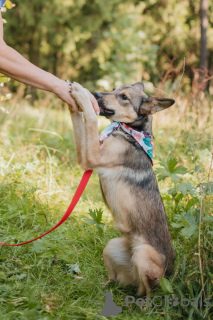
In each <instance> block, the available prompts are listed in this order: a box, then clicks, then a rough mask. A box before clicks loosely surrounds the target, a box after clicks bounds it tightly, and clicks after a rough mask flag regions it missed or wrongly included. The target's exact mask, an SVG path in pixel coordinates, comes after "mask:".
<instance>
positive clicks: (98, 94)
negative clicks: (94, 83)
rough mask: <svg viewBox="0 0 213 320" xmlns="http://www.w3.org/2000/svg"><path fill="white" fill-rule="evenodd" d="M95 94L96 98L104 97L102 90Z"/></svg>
mask: <svg viewBox="0 0 213 320" xmlns="http://www.w3.org/2000/svg"><path fill="white" fill-rule="evenodd" d="M94 96H95V97H96V99H100V98H101V97H102V95H101V93H100V92H95V93H94Z"/></svg>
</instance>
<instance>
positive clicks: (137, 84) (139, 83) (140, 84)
mask: <svg viewBox="0 0 213 320" xmlns="http://www.w3.org/2000/svg"><path fill="white" fill-rule="evenodd" d="M132 87H136V88H137V89H139V90H141V91H143V92H144V84H143V83H142V82H136V83H134V84H132Z"/></svg>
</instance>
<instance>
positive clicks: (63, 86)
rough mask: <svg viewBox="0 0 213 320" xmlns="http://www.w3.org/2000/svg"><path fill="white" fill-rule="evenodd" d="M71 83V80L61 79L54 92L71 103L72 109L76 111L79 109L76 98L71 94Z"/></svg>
mask: <svg viewBox="0 0 213 320" xmlns="http://www.w3.org/2000/svg"><path fill="white" fill-rule="evenodd" d="M69 84H70V82H68V81H63V80H59V81H58V83H57V85H56V86H54V88H53V92H54V93H55V94H56V95H57V96H58V98H60V99H61V100H63V101H64V102H65V103H67V104H68V105H69V108H70V110H71V111H74V112H76V111H79V109H78V105H77V103H76V101H75V99H74V98H73V97H72V96H71V94H70V91H71V87H70V85H69Z"/></svg>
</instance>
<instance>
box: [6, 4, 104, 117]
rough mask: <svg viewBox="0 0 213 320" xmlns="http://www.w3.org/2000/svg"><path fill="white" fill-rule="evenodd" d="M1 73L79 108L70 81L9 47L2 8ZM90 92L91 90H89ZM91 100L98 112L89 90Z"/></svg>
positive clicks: (73, 107)
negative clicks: (72, 93) (5, 39)
mask: <svg viewBox="0 0 213 320" xmlns="http://www.w3.org/2000/svg"><path fill="white" fill-rule="evenodd" d="M0 73H3V74H5V75H6V76H8V77H10V78H12V79H15V80H18V81H20V82H22V83H25V84H28V85H31V86H33V87H36V88H39V89H42V90H45V91H51V92H53V93H55V94H56V95H57V96H58V97H59V98H60V99H62V100H63V101H64V102H66V103H67V104H69V105H70V106H71V108H72V109H73V110H77V109H78V108H77V105H76V102H75V100H74V99H73V98H72V96H71V94H70V93H69V91H70V86H69V83H67V82H65V81H63V80H61V79H59V78H57V77H56V76H54V75H52V74H51V73H49V72H46V71H44V70H42V69H40V68H38V67H36V66H35V65H33V64H32V63H31V62H29V61H28V60H27V59H25V58H24V57H23V56H22V55H20V54H19V53H18V52H17V51H16V50H14V49H13V48H11V47H9V46H8V45H7V44H6V43H5V41H4V38H3V22H2V16H1V10H0ZM88 92H89V91H88ZM89 96H90V100H91V102H92V104H93V108H94V109H95V111H96V112H98V111H99V107H98V103H97V101H96V99H95V98H94V96H93V95H92V94H91V93H90V92H89Z"/></svg>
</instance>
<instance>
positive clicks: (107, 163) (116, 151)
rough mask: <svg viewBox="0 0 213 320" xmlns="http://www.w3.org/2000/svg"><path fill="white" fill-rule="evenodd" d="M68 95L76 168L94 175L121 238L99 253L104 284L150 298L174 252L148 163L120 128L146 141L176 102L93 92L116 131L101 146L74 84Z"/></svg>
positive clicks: (140, 93)
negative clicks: (72, 103)
mask: <svg viewBox="0 0 213 320" xmlns="http://www.w3.org/2000/svg"><path fill="white" fill-rule="evenodd" d="M71 94H72V96H73V97H74V99H75V100H76V102H77V104H78V106H79V108H80V110H81V111H82V112H80V111H79V112H72V111H71V117H72V123H73V130H74V139H75V146H76V151H77V158H78V163H79V164H80V166H81V167H82V168H83V169H84V170H89V169H92V170H95V171H96V172H97V173H98V174H99V178H100V186H101V190H102V195H103V199H104V201H105V203H106V205H107V206H108V208H109V209H110V211H111V213H112V215H113V217H114V221H115V226H116V228H117V230H118V231H120V233H121V234H122V236H121V237H119V238H115V239H112V240H110V241H109V243H108V244H107V246H106V247H105V249H104V251H103V257H104V262H105V265H106V268H107V270H108V274H109V283H110V282H111V281H116V282H118V283H120V284H125V285H132V286H135V287H137V294H138V295H139V296H141V295H145V294H146V295H149V294H150V291H151V289H152V287H153V286H155V285H157V283H158V282H159V279H160V278H161V277H163V276H164V275H170V274H171V273H172V271H173V265H174V259H175V252H174V249H173V247H172V240H171V235H170V232H169V227H168V222H167V216H166V212H165V208H164V205H163V201H162V198H161V195H160V192H159V188H158V184H157V180H156V177H155V174H154V172H153V170H152V161H151V158H150V156H149V155H148V152H145V151H144V150H145V149H144V148H143V147H141V145H140V144H139V143H138V142H137V141H136V140H135V139H134V137H133V136H132V135H131V134H129V133H128V132H125V131H124V128H130V131H131V130H134V132H137V133H138V134H139V135H140V133H141V132H142V133H141V134H145V137H146V138H147V137H148V138H149V139H150V137H151V136H152V135H153V133H152V115H153V114H154V113H155V112H157V111H161V110H164V109H167V108H169V107H170V106H171V105H173V104H174V102H175V101H174V100H173V99H167V98H158V97H152V96H150V97H148V96H147V95H146V94H145V93H144V85H143V83H141V82H137V83H135V84H133V85H130V86H121V87H119V88H116V89H115V90H113V91H112V92H109V93H100V92H96V93H95V94H94V96H95V98H96V99H97V102H98V104H99V106H100V115H103V116H105V117H106V118H108V119H110V120H112V121H114V122H113V123H115V124H116V126H117V127H116V128H115V129H114V131H113V132H112V133H111V134H110V135H108V136H107V137H106V139H105V140H103V141H102V143H100V141H99V136H98V121H97V116H96V114H95V111H94V109H93V107H92V104H91V102H90V99H89V97H88V95H87V93H86V91H85V90H84V88H83V87H82V86H81V85H80V84H78V83H75V82H74V83H72V85H71ZM118 123H120V124H121V126H122V125H123V128H122V127H121V126H120V125H118ZM136 136H137V134H136ZM148 138H147V139H148ZM149 145H150V144H149ZM150 150H151V148H150ZM150 150H149V151H150Z"/></svg>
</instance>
